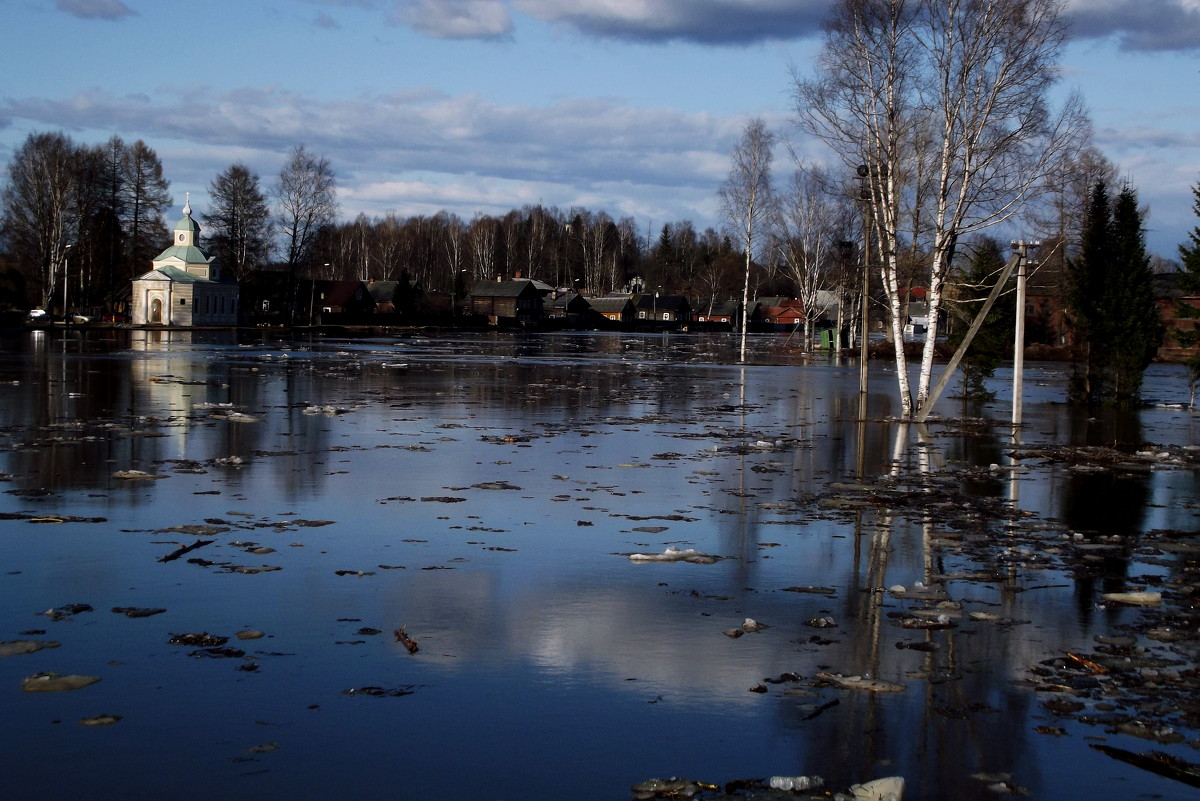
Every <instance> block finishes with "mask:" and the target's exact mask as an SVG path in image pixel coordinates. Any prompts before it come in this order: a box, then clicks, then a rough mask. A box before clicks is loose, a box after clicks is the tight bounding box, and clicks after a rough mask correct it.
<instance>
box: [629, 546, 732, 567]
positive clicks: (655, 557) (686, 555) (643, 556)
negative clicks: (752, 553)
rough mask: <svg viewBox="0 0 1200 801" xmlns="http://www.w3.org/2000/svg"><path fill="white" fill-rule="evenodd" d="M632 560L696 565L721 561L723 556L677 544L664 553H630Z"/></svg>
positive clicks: (630, 559)
mask: <svg viewBox="0 0 1200 801" xmlns="http://www.w3.org/2000/svg"><path fill="white" fill-rule="evenodd" d="M629 561H631V562H691V563H692V564H695V565H711V564H713V563H714V562H719V561H721V557H719V556H712V555H711V554H707V553H702V552H700V551H697V550H696V549H695V548H685V549H682V550H681V549H679V548H676V547H675V546H673V545H672V546H670V547H668V548H667V549H666V550H665V551H663V552H662V553H631V554H629Z"/></svg>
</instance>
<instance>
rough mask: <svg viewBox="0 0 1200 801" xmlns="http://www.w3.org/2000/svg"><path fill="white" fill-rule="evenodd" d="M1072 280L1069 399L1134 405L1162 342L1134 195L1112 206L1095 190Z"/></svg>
mask: <svg viewBox="0 0 1200 801" xmlns="http://www.w3.org/2000/svg"><path fill="white" fill-rule="evenodd" d="M1070 275H1071V286H1070V291H1069V293H1068V302H1069V305H1068V308H1069V311H1070V313H1071V317H1072V325H1073V327H1074V329H1075V334H1076V341H1077V342H1076V345H1077V352H1078V355H1077V360H1076V369H1075V373H1074V375H1073V376H1072V380H1071V386H1070V389H1069V398H1070V400H1071V401H1072V402H1073V403H1086V404H1091V403H1114V404H1117V405H1122V406H1126V405H1130V404H1132V403H1134V402H1136V400H1137V399H1138V396H1139V394H1140V392H1141V386H1142V375H1143V373H1145V370H1146V367H1148V366H1149V364H1150V362H1151V360H1153V358H1154V354H1155V353H1156V352H1157V351H1158V347H1159V345H1160V344H1161V343H1162V336H1163V326H1162V321H1161V318H1160V316H1159V313H1158V306H1157V304H1156V303H1155V299H1154V275H1153V273H1152V272H1151V270H1150V258H1149V256H1148V255H1147V254H1146V242H1145V229H1144V228H1143V223H1142V215H1141V212H1140V211H1139V210H1138V207H1137V193H1136V192H1135V191H1134V190H1133V187H1131V186H1126V187H1125V188H1123V189H1122V190H1121V193H1120V194H1119V195H1118V196H1117V201H1116V203H1115V204H1112V203H1110V201H1109V196H1108V188H1107V186H1106V185H1105V184H1104V182H1103V181H1101V182H1100V183H1097V184H1096V186H1095V188H1094V189H1093V191H1092V199H1091V202H1090V203H1089V205H1088V213H1087V216H1086V218H1085V220H1084V230H1083V239H1082V244H1081V247H1080V253H1079V258H1078V259H1076V260H1075V261H1074V262H1072V263H1071V265H1070Z"/></svg>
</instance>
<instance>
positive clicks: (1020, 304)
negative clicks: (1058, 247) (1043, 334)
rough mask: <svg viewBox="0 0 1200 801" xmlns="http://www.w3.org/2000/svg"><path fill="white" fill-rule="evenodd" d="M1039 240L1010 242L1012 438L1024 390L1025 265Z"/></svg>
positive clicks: (1015, 430) (1017, 435) (1017, 425)
mask: <svg viewBox="0 0 1200 801" xmlns="http://www.w3.org/2000/svg"><path fill="white" fill-rule="evenodd" d="M1041 244H1042V243H1041V242H1040V241H1038V240H1036V239H1035V240H1033V241H1032V242H1026V241H1025V240H1024V239H1018V240H1014V241H1013V243H1012V249H1013V252H1014V253H1016V254H1017V258H1018V261H1017V312H1016V314H1017V319H1016V325H1015V326H1014V329H1015V331H1016V333H1015V337H1014V340H1013V399H1012V404H1013V407H1012V427H1013V438H1014V439H1018V441H1019V437H1020V435H1019V434H1018V429H1020V427H1021V404H1022V400H1023V398H1022V396H1023V394H1024V392H1025V265H1026V262H1027V261H1028V258H1027V257H1028V254H1029V249H1030V248H1037V247H1040V246H1041Z"/></svg>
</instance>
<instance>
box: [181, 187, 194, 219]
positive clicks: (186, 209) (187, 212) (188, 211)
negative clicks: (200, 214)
mask: <svg viewBox="0 0 1200 801" xmlns="http://www.w3.org/2000/svg"><path fill="white" fill-rule="evenodd" d="M183 194H184V197H186V198H187V200H186V202H184V204H183V216H184V217H191V216H192V193H191V192H184V193H183Z"/></svg>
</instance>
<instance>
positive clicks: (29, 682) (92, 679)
mask: <svg viewBox="0 0 1200 801" xmlns="http://www.w3.org/2000/svg"><path fill="white" fill-rule="evenodd" d="M98 681H100V677H99V676H76V675H73V674H72V675H66V676H63V675H60V674H58V673H34V674H33V675H32V676H26V677H25V679H24V680H22V681H21V689H22V690H24V691H25V692H27V693H59V692H67V691H69V690H78V689H80V688H83V687H87V686H89V685H92V684H95V683H96V682H98Z"/></svg>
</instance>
